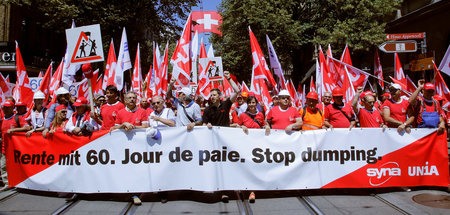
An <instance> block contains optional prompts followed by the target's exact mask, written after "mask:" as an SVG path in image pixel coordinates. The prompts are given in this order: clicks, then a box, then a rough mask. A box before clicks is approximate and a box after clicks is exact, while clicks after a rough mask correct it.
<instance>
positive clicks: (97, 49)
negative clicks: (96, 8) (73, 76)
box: [66, 24, 104, 65]
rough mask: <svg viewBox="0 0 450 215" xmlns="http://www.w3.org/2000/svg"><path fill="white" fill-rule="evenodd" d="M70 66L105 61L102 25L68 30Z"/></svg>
mask: <svg viewBox="0 0 450 215" xmlns="http://www.w3.org/2000/svg"><path fill="white" fill-rule="evenodd" d="M66 39H67V52H68V53H69V54H70V55H71V56H70V58H69V59H70V64H74V65H75V64H84V63H88V62H91V63H92V62H99V61H104V57H103V44H102V35H101V31H100V25H99V24H95V25H88V26H82V27H78V28H70V29H66Z"/></svg>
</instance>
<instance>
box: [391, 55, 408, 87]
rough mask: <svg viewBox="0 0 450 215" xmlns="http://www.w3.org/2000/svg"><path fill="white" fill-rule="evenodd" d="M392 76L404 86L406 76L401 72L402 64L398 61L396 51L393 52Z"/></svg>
mask: <svg viewBox="0 0 450 215" xmlns="http://www.w3.org/2000/svg"><path fill="white" fill-rule="evenodd" d="M394 78H395V79H397V80H398V81H399V82H400V83H402V84H403V85H404V86H406V76H405V73H403V68H402V64H401V63H400V59H399V58H398V54H397V53H395V54H394ZM405 89H406V88H405Z"/></svg>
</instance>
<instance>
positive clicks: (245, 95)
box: [240, 92, 248, 98]
mask: <svg viewBox="0 0 450 215" xmlns="http://www.w3.org/2000/svg"><path fill="white" fill-rule="evenodd" d="M240 95H241V96H242V97H244V98H247V97H248V93H247V92H242V93H241V94H240Z"/></svg>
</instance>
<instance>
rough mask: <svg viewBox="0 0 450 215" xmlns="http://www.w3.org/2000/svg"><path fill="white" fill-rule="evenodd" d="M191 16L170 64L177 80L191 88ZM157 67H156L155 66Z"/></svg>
mask: <svg viewBox="0 0 450 215" xmlns="http://www.w3.org/2000/svg"><path fill="white" fill-rule="evenodd" d="M191 16H192V14H191V15H189V18H188V20H187V22H186V24H185V25H184V30H183V33H182V34H181V38H180V40H179V41H178V43H177V47H176V48H175V51H174V52H173V55H172V58H171V59H170V63H171V64H172V65H173V71H172V74H173V76H174V77H175V78H176V79H177V81H178V83H180V85H181V86H189V84H190V77H191V76H190V73H191V63H192V59H191V47H190V43H191V38H192V35H191ZM153 66H155V65H153ZM155 71H156V69H155Z"/></svg>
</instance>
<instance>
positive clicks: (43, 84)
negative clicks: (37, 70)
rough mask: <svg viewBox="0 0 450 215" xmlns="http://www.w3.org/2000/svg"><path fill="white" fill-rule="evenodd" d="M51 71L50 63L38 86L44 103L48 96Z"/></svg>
mask: <svg viewBox="0 0 450 215" xmlns="http://www.w3.org/2000/svg"><path fill="white" fill-rule="evenodd" d="M52 69H53V65H52V63H50V65H49V66H48V69H47V71H46V72H45V75H44V77H43V78H42V81H41V85H39V89H38V90H40V91H41V92H43V93H44V94H45V100H44V102H47V101H48V97H49V96H50V80H51V77H52Z"/></svg>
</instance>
